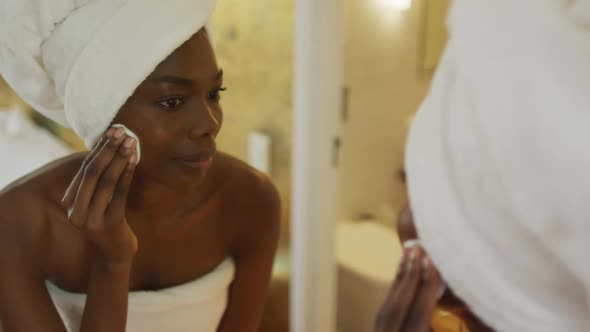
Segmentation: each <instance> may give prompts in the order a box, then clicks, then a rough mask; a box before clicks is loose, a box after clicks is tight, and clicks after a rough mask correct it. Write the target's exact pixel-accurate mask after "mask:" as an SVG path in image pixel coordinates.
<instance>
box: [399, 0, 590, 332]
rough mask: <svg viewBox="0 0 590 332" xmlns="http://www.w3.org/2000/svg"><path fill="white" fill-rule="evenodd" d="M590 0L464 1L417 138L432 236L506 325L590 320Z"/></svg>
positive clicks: (416, 201) (450, 267)
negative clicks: (589, 259)
mask: <svg viewBox="0 0 590 332" xmlns="http://www.w3.org/2000/svg"><path fill="white" fill-rule="evenodd" d="M589 9H590V1H589V0H572V1H566V0H493V1H485V0H456V1H454V3H453V5H452V7H451V12H450V16H449V19H448V26H449V30H450V40H449V44H448V46H447V49H446V51H445V53H444V56H443V59H442V61H441V63H440V67H439V69H438V71H437V73H436V76H435V79H434V82H433V85H432V88H431V91H430V94H429V96H428V97H427V98H426V100H425V101H424V103H423V105H422V107H421V109H420V111H419V112H418V114H417V116H416V119H415V122H414V125H413V128H412V130H411V134H410V139H409V142H408V146H407V155H406V170H407V174H408V188H409V194H410V201H411V205H412V209H413V212H414V219H415V222H416V227H417V229H418V233H419V236H420V238H421V239H422V243H423V245H424V246H425V248H426V249H427V250H428V252H429V254H430V255H431V256H432V259H433V261H434V262H435V264H436V265H437V266H438V268H439V269H440V271H441V273H442V275H443V277H444V278H445V279H446V280H447V283H448V284H449V286H450V287H451V288H452V289H453V290H454V291H455V292H456V293H457V294H458V295H459V296H460V297H461V298H462V299H463V300H465V301H466V303H467V304H468V305H469V306H470V307H471V308H472V309H473V311H474V312H475V313H476V314H477V315H478V316H480V317H481V318H482V319H483V320H484V321H485V322H486V323H487V324H489V325H490V326H491V327H493V328H494V329H496V330H499V331H537V332H538V331H547V332H555V331H568V332H577V331H580V332H581V331H590V307H589V304H588V303H589V302H590V264H588V252H590V241H589V240H588V238H589V235H590V204H589V202H590V176H589V175H588V174H589V172H590V149H589V148H588V146H589V143H590V129H589V128H590V11H589Z"/></svg>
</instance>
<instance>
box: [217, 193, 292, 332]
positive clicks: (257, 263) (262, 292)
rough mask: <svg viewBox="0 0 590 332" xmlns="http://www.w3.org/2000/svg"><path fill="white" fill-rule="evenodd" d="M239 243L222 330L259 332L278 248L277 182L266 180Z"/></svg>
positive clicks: (279, 213)
mask: <svg viewBox="0 0 590 332" xmlns="http://www.w3.org/2000/svg"><path fill="white" fill-rule="evenodd" d="M261 191H262V192H261V193H260V195H257V197H255V199H256V200H257V201H258V202H259V203H258V204H256V205H257V206H256V208H254V209H253V211H252V213H251V214H250V216H251V218H249V219H248V222H247V223H245V225H246V226H247V227H248V229H247V230H245V232H244V235H243V236H242V237H241V240H240V241H238V243H237V247H236V256H235V259H236V275H235V278H234V282H233V284H232V287H231V289H230V294H229V303H228V307H227V309H226V311H225V314H224V317H223V319H222V321H221V324H220V326H219V328H218V331H220V332H235V331H240V332H256V331H258V329H259V326H260V322H261V320H262V313H263V310H264V303H265V300H266V294H267V289H268V284H269V282H270V277H271V272H272V266H273V262H274V256H275V253H276V249H277V244H278V239H279V230H280V216H281V207H280V200H279V195H278V193H277V192H276V189H275V188H274V186H273V185H272V184H270V183H266V182H265V184H264V186H263V189H262V190H261Z"/></svg>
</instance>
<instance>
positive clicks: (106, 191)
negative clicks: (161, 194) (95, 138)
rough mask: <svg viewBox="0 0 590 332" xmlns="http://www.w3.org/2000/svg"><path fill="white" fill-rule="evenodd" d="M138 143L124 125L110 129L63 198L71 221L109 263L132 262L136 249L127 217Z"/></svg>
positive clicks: (105, 261)
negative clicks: (128, 196)
mask: <svg viewBox="0 0 590 332" xmlns="http://www.w3.org/2000/svg"><path fill="white" fill-rule="evenodd" d="M136 144H137V142H136V141H135V139H133V138H132V137H129V136H127V135H125V131H124V130H123V129H122V128H117V129H115V128H110V129H109V130H107V132H106V133H105V135H104V136H103V137H101V139H100V140H99V142H98V143H97V144H96V146H95V147H94V149H92V151H91V152H90V154H88V156H87V157H86V159H85V160H84V163H83V164H82V167H81V168H80V170H79V171H78V173H77V174H76V176H75V177H74V179H73V180H72V182H71V184H70V186H69V187H68V189H67V191H66V194H65V196H64V197H63V199H62V203H63V206H64V207H65V208H66V209H67V211H68V218H69V220H70V222H71V223H72V224H74V225H75V226H76V227H78V228H80V229H81V230H82V231H83V232H84V233H85V234H86V235H87V237H88V239H89V241H90V242H91V243H92V245H93V246H94V249H95V254H96V255H97V257H96V258H98V259H100V263H105V264H107V265H111V264H114V265H117V264H130V263H131V262H132V261H133V258H134V257H135V254H136V252H137V237H136V236H135V234H134V233H133V231H132V230H131V228H130V227H129V225H128V224H127V221H126V219H125V210H126V205H127V194H128V192H129V187H130V185H131V179H132V178H133V173H134V171H135V166H136V165H137V156H135V146H136Z"/></svg>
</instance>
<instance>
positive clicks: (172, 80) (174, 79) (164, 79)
mask: <svg viewBox="0 0 590 332" xmlns="http://www.w3.org/2000/svg"><path fill="white" fill-rule="evenodd" d="M150 81H151V82H153V83H156V84H163V83H169V84H175V85H182V86H188V87H191V86H193V85H195V81H193V80H190V79H188V78H183V77H178V76H172V75H164V76H159V77H156V78H153V79H151V80H150Z"/></svg>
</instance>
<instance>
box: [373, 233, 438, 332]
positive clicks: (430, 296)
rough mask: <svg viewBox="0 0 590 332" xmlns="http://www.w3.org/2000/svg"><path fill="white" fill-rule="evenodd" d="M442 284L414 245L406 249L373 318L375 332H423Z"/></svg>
mask: <svg viewBox="0 0 590 332" xmlns="http://www.w3.org/2000/svg"><path fill="white" fill-rule="evenodd" d="M442 288H443V282H442V280H441V277H440V275H439V273H438V271H437V270H436V269H435V268H434V266H433V265H432V264H431V262H430V259H429V258H428V256H427V255H426V253H425V252H424V250H423V249H422V247H420V245H418V244H417V242H413V243H412V245H410V246H406V248H405V250H404V254H403V258H402V262H401V264H400V266H399V269H398V273H397V276H396V279H395V281H394V284H393V286H392V287H391V289H390V291H389V294H388V296H387V299H386V300H385V303H384V304H383V306H382V307H381V310H380V312H379V314H378V316H377V321H376V326H375V332H426V331H430V322H431V320H432V315H433V313H434V309H435V307H436V302H437V301H438V297H439V295H440V292H441V289H442Z"/></svg>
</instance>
